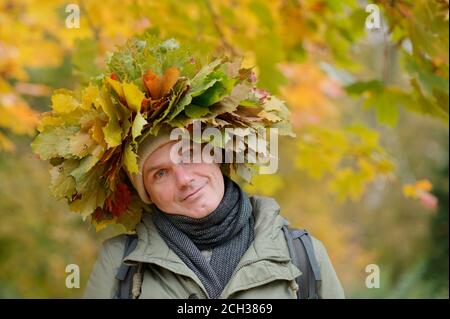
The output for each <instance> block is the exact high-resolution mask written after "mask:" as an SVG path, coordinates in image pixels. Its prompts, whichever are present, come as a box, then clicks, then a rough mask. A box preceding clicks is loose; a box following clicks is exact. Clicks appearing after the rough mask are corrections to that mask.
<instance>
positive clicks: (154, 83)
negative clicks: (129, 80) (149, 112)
mask: <svg viewBox="0 0 450 319" xmlns="http://www.w3.org/2000/svg"><path fill="white" fill-rule="evenodd" d="M142 80H143V81H144V84H145V86H146V88H147V90H148V92H149V93H150V96H151V98H152V99H153V100H157V99H159V98H160V91H161V84H162V78H161V77H160V76H158V75H157V74H155V73H153V72H152V71H150V70H148V71H147V72H145V74H144V76H143V77H142Z"/></svg>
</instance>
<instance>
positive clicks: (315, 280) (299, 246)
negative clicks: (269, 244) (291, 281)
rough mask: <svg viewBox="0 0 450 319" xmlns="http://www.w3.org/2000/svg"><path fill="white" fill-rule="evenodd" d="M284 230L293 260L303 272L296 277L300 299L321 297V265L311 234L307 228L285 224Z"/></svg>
mask: <svg viewBox="0 0 450 319" xmlns="http://www.w3.org/2000/svg"><path fill="white" fill-rule="evenodd" d="M283 232H284V235H285V237H286V242H287V245H288V249H289V254H290V255H291V258H292V262H293V263H294V265H296V266H297V268H299V269H300V271H301V272H302V275H301V276H298V277H297V278H295V281H296V282H297V284H298V286H299V290H298V291H297V298H298V299H319V298H320V286H321V282H322V278H321V274H320V267H319V264H318V263H317V260H316V256H315V254H314V248H313V244H312V240H311V236H310V235H309V233H308V232H307V231H306V230H305V229H292V228H288V227H287V226H283Z"/></svg>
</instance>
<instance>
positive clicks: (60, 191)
mask: <svg viewBox="0 0 450 319" xmlns="http://www.w3.org/2000/svg"><path fill="white" fill-rule="evenodd" d="M78 164H79V162H78V161H77V160H66V161H64V162H63V163H61V164H60V165H58V166H55V167H53V168H52V169H51V170H50V177H51V182H50V191H51V192H52V194H53V195H54V196H55V197H56V198H71V197H72V195H74V194H75V193H76V189H75V179H74V178H73V177H72V176H71V175H70V174H71V172H72V171H73V170H74V169H76V168H77V166H78Z"/></svg>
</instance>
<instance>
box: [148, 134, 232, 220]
mask: <svg viewBox="0 0 450 319" xmlns="http://www.w3.org/2000/svg"><path fill="white" fill-rule="evenodd" d="M175 143H176V141H171V142H169V143H166V144H164V145H162V146H160V147H159V148H157V149H156V150H155V151H153V152H152V153H151V154H150V155H149V156H148V157H147V159H146V160H145V162H144V166H143V169H142V177H143V181H144V186H145V190H146V191H147V194H148V196H149V198H150V200H151V201H152V202H153V203H154V204H155V205H156V206H157V207H158V208H159V209H160V210H162V211H163V212H165V213H168V214H177V215H185V216H190V217H194V218H202V217H205V216H207V215H208V214H210V213H211V212H212V211H214V210H215V209H216V208H217V206H218V205H219V203H220V201H221V200H222V197H223V194H224V180H223V175H222V172H221V170H220V166H219V165H218V164H215V163H175V162H173V161H172V159H171V157H170V151H171V147H173V146H174V144H175Z"/></svg>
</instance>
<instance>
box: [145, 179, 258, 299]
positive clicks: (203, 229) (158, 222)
mask: <svg viewBox="0 0 450 319" xmlns="http://www.w3.org/2000/svg"><path fill="white" fill-rule="evenodd" d="M224 183H225V192H224V196H223V198H222V200H221V202H220V204H219V206H218V207H217V208H216V209H215V210H214V211H213V212H212V213H211V214H209V215H208V216H205V217H203V218H192V217H188V216H182V215H171V214H166V213H164V212H162V211H160V210H159V209H158V208H157V207H156V206H155V205H153V213H152V220H153V222H154V224H155V226H156V228H157V229H158V232H159V234H160V235H161V237H162V238H163V239H164V241H165V242H166V243H167V245H168V246H169V247H170V248H171V249H172V250H173V251H174V252H175V253H176V254H177V255H178V256H179V257H180V258H181V260H182V261H183V262H184V263H185V264H186V265H187V266H188V267H189V268H190V269H191V270H192V271H193V272H194V273H195V274H196V275H197V277H198V278H199V279H200V281H201V282H202V284H203V285H204V286H205V289H206V291H207V292H208V295H209V297H210V298H218V297H219V296H220V294H221V293H222V291H223V289H224V288H225V286H226V284H227V283H228V281H229V280H230V278H231V276H232V274H233V272H234V270H235V268H236V266H237V265H238V263H239V261H240V260H241V258H242V256H243V255H244V253H245V252H246V251H247V249H248V247H249V246H250V244H251V243H252V241H253V239H254V218H253V214H252V206H251V203H250V200H249V198H248V196H247V195H246V194H245V192H244V191H243V190H242V189H241V188H240V187H239V186H238V185H237V184H236V183H234V182H233V181H232V180H231V179H229V178H228V177H226V176H224ZM211 249H212V256H211V260H210V261H209V262H208V261H207V259H206V258H205V256H204V255H203V254H202V253H201V252H200V251H201V250H211Z"/></svg>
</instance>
